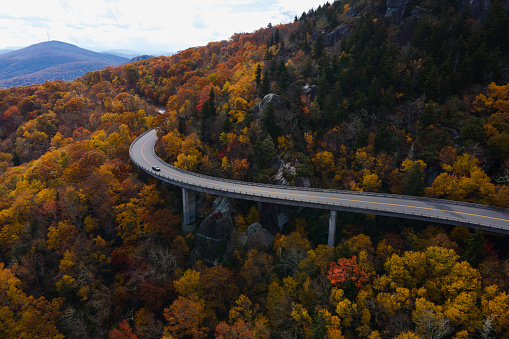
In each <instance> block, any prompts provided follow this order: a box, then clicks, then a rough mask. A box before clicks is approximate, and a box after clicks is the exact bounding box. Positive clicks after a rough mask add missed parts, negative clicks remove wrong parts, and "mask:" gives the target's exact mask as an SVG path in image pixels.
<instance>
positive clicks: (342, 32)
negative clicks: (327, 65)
mask: <svg viewBox="0 0 509 339" xmlns="http://www.w3.org/2000/svg"><path fill="white" fill-rule="evenodd" d="M349 32H350V30H349V29H348V26H347V25H346V24H343V25H340V26H338V27H337V28H336V29H335V30H333V31H332V32H330V33H329V34H327V36H326V41H327V46H334V45H335V44H336V43H337V42H338V41H339V40H341V38H342V37H344V36H347V35H348V33H349Z"/></svg>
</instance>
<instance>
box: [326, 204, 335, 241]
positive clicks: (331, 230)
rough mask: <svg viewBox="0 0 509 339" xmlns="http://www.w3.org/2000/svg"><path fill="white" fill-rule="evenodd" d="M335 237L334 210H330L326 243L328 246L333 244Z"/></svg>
mask: <svg viewBox="0 0 509 339" xmlns="http://www.w3.org/2000/svg"><path fill="white" fill-rule="evenodd" d="M335 239H336V211H330V216H329V241H328V243H327V245H329V247H332V246H334V240H335Z"/></svg>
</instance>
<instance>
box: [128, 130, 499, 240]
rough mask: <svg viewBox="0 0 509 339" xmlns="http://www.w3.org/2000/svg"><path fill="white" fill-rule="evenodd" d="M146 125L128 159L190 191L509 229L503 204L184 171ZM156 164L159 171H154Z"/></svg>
mask: <svg viewBox="0 0 509 339" xmlns="http://www.w3.org/2000/svg"><path fill="white" fill-rule="evenodd" d="M156 141H157V135H156V130H155V129H152V130H149V131H147V132H145V133H144V134H142V135H141V136H140V137H138V138H137V139H136V140H135V141H134V142H133V143H132V144H131V148H130V150H129V153H130V156H131V159H132V160H133V161H134V163H135V164H136V165H137V166H138V167H140V168H141V169H143V170H144V171H145V172H147V173H149V174H150V175H152V176H154V177H156V178H158V179H160V180H163V181H166V182H169V183H171V184H174V185H177V186H180V187H183V188H187V189H192V190H195V191H200V192H205V193H211V194H216V195H222V196H228V197H233V198H239V199H247V200H255V201H262V202H269V203H276V204H285V205H293V206H303V207H310V208H322V209H328V210H333V211H348V212H356V213H368V214H375V215H385V216H392V217H400V218H407V219H416V220H425V221H431V222H437V223H442V224H449V225H461V226H467V227H471V228H480V229H483V230H487V231H491V232H497V233H505V234H509V210H507V209H499V208H493V207H489V206H484V205H477V204H469V203H462V202H455V201H450V200H442V199H428V198H420V197H408V196H402V195H392V194H378V193H366V192H352V191H337V190H325V189H313V188H301V187H293V186H291V187H289V186H278V185H267V184H257V183H251V182H241V181H233V180H227V179H222V178H215V177H208V176H204V175H199V174H196V173H192V172H188V171H184V170H182V169H179V168H176V167H174V166H172V165H169V164H167V163H165V162H164V161H162V160H161V159H159V157H158V156H157V155H156V154H155V153H154V146H155V143H156ZM153 166H158V167H159V168H160V171H154V170H153V169H152V167H153Z"/></svg>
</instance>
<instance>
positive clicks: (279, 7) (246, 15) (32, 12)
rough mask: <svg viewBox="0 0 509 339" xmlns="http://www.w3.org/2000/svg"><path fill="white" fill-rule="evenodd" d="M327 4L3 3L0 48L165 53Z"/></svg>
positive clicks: (306, 0) (246, 0) (236, 0)
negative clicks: (57, 44) (49, 45)
mask: <svg viewBox="0 0 509 339" xmlns="http://www.w3.org/2000/svg"><path fill="white" fill-rule="evenodd" d="M325 2H326V0H261V1H252V0H229V1H226V0H178V1H175V0H8V3H7V2H6V3H5V4H3V5H2V6H0V49H6V48H10V47H16V48H19V47H26V46H29V45H32V44H35V43H39V42H43V41H48V40H58V41H64V42H67V43H71V44H74V45H77V46H79V47H82V48H87V49H91V50H93V51H97V52H102V51H108V50H118V49H123V50H130V51H134V52H136V53H139V54H152V55H162V54H165V55H166V54H170V53H174V52H177V51H180V50H184V49H186V48H188V47H194V46H202V45H206V44H207V43H208V42H211V41H220V40H225V39H228V38H229V37H231V36H232V35H233V34H234V33H243V32H253V31H255V30H257V29H259V28H261V27H266V26H267V25H268V24H269V23H272V25H277V24H279V23H288V22H291V21H293V19H294V17H295V15H297V16H298V17H300V15H301V14H302V12H304V11H305V12H307V11H308V10H309V9H311V8H317V7H318V6H319V5H323V4H324V3H325Z"/></svg>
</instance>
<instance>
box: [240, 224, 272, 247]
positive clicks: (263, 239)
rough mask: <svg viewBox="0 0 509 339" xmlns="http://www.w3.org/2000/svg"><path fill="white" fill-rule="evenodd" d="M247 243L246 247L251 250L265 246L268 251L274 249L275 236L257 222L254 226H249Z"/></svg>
mask: <svg viewBox="0 0 509 339" xmlns="http://www.w3.org/2000/svg"><path fill="white" fill-rule="evenodd" d="M246 235H247V241H246V245H247V247H248V248H249V249H251V248H254V247H257V246H260V245H262V246H264V247H265V248H266V249H269V248H271V247H272V244H273V243H274V236H273V235H272V234H270V232H269V231H267V230H266V229H265V228H263V226H262V224H260V223H259V222H255V223H254V224H251V225H249V227H248V228H247V230H246Z"/></svg>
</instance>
